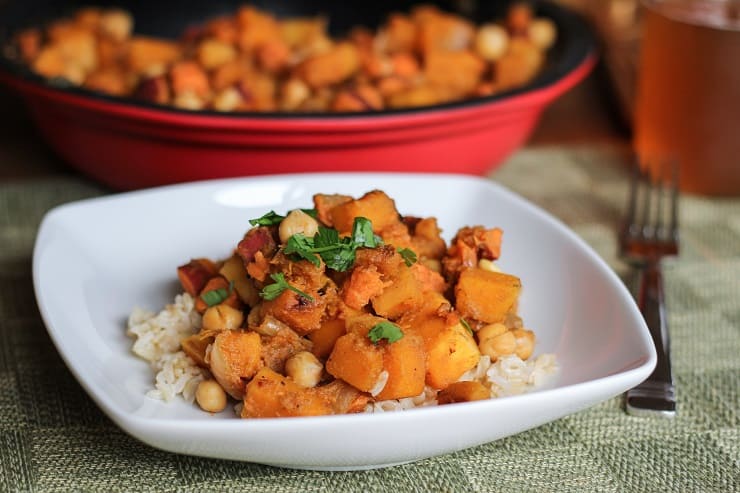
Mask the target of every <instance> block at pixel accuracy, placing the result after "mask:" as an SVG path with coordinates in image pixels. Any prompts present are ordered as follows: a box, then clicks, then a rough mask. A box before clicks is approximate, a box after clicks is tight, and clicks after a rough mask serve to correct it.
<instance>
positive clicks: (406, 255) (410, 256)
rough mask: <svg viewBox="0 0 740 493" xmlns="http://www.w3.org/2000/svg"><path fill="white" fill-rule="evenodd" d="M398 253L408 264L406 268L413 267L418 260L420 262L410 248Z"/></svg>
mask: <svg viewBox="0 0 740 493" xmlns="http://www.w3.org/2000/svg"><path fill="white" fill-rule="evenodd" d="M397 251H398V253H400V254H401V258H403V261H404V262H405V263H406V267H411V266H412V265H414V264H415V263H416V261H417V260H419V259H418V257H417V256H416V253H414V251H413V250H411V249H410V248H399V249H398V250H397Z"/></svg>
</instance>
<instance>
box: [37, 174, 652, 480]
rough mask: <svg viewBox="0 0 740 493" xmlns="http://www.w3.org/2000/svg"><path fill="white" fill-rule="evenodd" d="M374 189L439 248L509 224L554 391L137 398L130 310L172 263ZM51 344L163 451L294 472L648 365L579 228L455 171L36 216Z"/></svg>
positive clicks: (526, 306)
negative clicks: (382, 403) (337, 402)
mask: <svg viewBox="0 0 740 493" xmlns="http://www.w3.org/2000/svg"><path fill="white" fill-rule="evenodd" d="M376 188H377V189H381V190H384V191H386V192H387V193H388V194H389V195H390V196H391V197H393V198H395V200H396V204H397V206H398V209H399V211H401V213H403V214H408V215H416V216H436V217H437V218H438V219H439V224H440V226H441V227H442V228H443V230H444V236H445V239H447V240H449V239H450V237H451V236H452V235H454V233H455V232H456V231H457V229H458V228H459V227H461V226H464V225H475V224H481V225H485V226H488V227H493V226H499V227H501V228H502V229H503V230H504V241H503V247H502V257H501V259H500V261H499V264H500V265H501V267H502V268H503V269H504V270H505V271H507V272H510V273H512V274H515V275H517V276H519V277H521V279H522V284H523V286H524V290H523V295H522V298H521V302H520V314H521V315H522V317H523V318H524V322H525V325H526V326H527V327H528V328H531V329H533V330H534V331H535V333H536V335H537V346H536V348H535V354H542V353H546V352H553V353H556V355H557V359H558V364H559V366H560V368H561V369H560V372H559V374H558V375H557V377H556V378H555V380H554V382H553V383H552V384H550V385H549V387H548V388H546V389H543V390H538V391H535V392H532V393H529V394H526V395H521V396H515V397H505V398H500V399H495V400H489V401H478V402H471V403H463V404H455V405H448V406H439V407H429V408H421V409H415V410H411V411H405V412H395V413H382V414H355V415H342V416H325V417H310V418H277V419H261V420H241V419H236V417H235V416H234V414H233V412H231V408H230V407H229V408H227V410H226V411H224V412H223V413H220V414H217V415H210V414H208V413H204V412H202V411H200V410H199V409H198V408H197V406H195V405H190V404H187V403H185V402H184V401H182V400H181V399H177V400H176V401H175V402H172V403H164V402H161V401H158V400H154V399H151V398H148V397H146V396H145V393H146V391H147V390H149V389H150V388H151V387H152V382H153V373H152V371H151V370H150V368H149V367H148V365H147V363H145V362H144V361H142V360H140V359H138V358H136V357H135V356H134V355H133V354H132V353H131V349H130V348H131V344H132V341H131V340H130V339H129V338H128V337H126V335H125V325H126V320H127V317H128V314H129V313H130V312H131V310H132V308H133V307H135V306H142V307H145V308H148V309H151V310H154V311H158V310H159V309H160V308H161V307H163V306H164V305H165V304H166V303H168V302H171V300H172V299H173V297H174V295H175V294H176V293H177V291H178V287H179V286H178V283H177V276H176V268H177V266H178V265H181V264H183V263H186V262H187V261H188V260H189V259H190V258H193V257H203V256H207V257H211V258H223V257H226V256H227V255H229V254H230V253H231V251H232V249H233V247H234V246H235V245H236V243H237V242H238V240H239V239H240V238H241V237H242V235H243V234H244V232H245V231H246V230H247V229H248V228H249V224H248V219H250V218H254V217H258V216H261V215H262V214H263V213H265V212H266V211H268V210H270V209H274V210H276V211H277V212H285V211H287V210H289V209H293V208H297V207H310V206H311V204H312V200H311V198H312V196H313V194H315V193H319V192H323V193H344V194H350V195H354V196H359V195H362V194H363V193H365V192H367V191H369V190H371V189H376ZM33 280H34V285H35V290H36V297H37V299H38V304H39V307H40V310H41V314H42V316H43V318H44V321H45V323H46V326H47V328H48V330H49V334H50V335H51V338H52V340H53V341H54V343H55V344H56V347H57V349H58V350H59V352H60V353H61V355H62V357H63V358H64V360H65V362H66V363H67V366H69V368H70V370H71V371H72V373H74V375H75V376H76V378H77V380H79V382H80V384H81V385H82V386H83V387H84V388H85V390H86V391H87V392H88V393H89V394H90V396H91V397H92V398H93V399H94V400H95V402H96V403H97V404H98V405H99V406H100V408H101V409H102V410H103V411H104V412H105V413H106V414H107V415H108V416H110V418H111V419H112V420H113V421H115V422H116V424H118V426H120V427H121V428H122V429H124V430H125V431H126V432H128V433H130V434H131V435H133V436H134V437H136V438H138V439H139V440H141V441H143V442H145V443H148V444H150V445H152V446H154V447H158V448H161V449H164V450H169V451H173V452H179V453H184V454H191V455H200V456H207V457H219V458H225V459H237V460H244V461H252V462H259V463H264V464H271V465H279V466H285V467H295V468H313V469H363V468H370V467H381V466H386V465H391V464H396V463H401V462H407V461H414V460H418V459H423V458H426V457H431V456H435V455H439V454H444V453H448V452H453V451H456V450H460V449H464V448H467V447H472V446H475V445H478V444H482V443H486V442H490V441H492V440H496V439H498V438H502V437H505V436H508V435H512V434H514V433H519V432H521V431H524V430H527V429H529V428H533V427H535V426H538V425H541V424H543V423H547V422H549V421H552V420H555V419H557V418H560V417H562V416H565V415H567V414H569V413H573V412H575V411H578V410H580V409H584V408H586V407H588V406H591V405H593V404H595V403H597V402H600V401H603V400H605V399H608V398H611V397H613V396H615V395H618V394H619V393H621V392H624V391H625V390H627V389H628V388H630V387H632V386H634V385H636V384H638V383H639V382H641V381H642V380H644V379H645V378H647V376H648V375H649V374H650V372H651V371H652V369H653V367H654V365H655V358H656V357H655V349H654V347H653V345H652V342H651V340H650V336H649V334H648V331H647V327H646V326H645V324H644V322H643V319H642V317H641V316H640V313H639V312H638V311H637V308H636V306H635V304H634V302H633V300H632V298H631V297H630V294H629V292H628V291H627V290H626V289H625V287H624V286H623V285H622V283H621V281H620V280H619V278H618V277H617V276H616V275H615V274H614V273H613V272H612V271H611V270H610V268H609V267H608V266H607V265H606V264H605V263H604V262H603V261H602V260H601V259H600V258H599V257H598V256H597V255H596V253H594V251H593V250H591V249H590V248H589V247H588V246H587V245H586V244H585V243H584V242H583V241H582V240H580V239H579V238H578V237H577V236H576V235H575V234H574V233H573V232H571V231H570V230H568V229H567V228H566V227H565V226H564V225H563V224H562V223H560V222H558V221H557V220H555V219H553V218H552V217H551V216H550V215H548V214H547V213H545V212H543V211H542V210H541V209H538V208H537V207H535V206H533V205H532V204H530V203H528V202H527V201H525V200H524V199H522V198H521V197H519V196H517V195H515V194H513V193H511V192H509V191H507V190H505V189H503V188H502V187H500V186H498V185H496V184H494V183H492V182H491V181H489V180H485V179H482V178H474V177H469V176H458V175H411V174H405V175H404V174H312V175H282V176H272V177H259V178H245V179H233V180H220V181H211V182H203V183H194V184H184V185H176V186H171V187H165V188H159V189H152V190H145V191H140V192H133V193H126V194H121V195H115V196H111V197H104V198H98V199H92V200H85V201H81V202H77V203H72V204H67V205H64V206H61V207H58V208H56V209H54V210H53V211H51V212H49V213H48V214H47V216H46V217H45V219H44V221H43V223H42V225H41V229H40V231H39V234H38V238H37V240H36V247H35V251H34V258H33Z"/></svg>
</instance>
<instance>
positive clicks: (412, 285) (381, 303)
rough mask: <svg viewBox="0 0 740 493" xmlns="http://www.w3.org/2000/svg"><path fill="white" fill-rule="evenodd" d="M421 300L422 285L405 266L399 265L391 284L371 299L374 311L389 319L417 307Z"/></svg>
mask: <svg viewBox="0 0 740 493" xmlns="http://www.w3.org/2000/svg"><path fill="white" fill-rule="evenodd" d="M423 302H424V297H423V295H422V285H421V283H420V282H419V281H418V280H417V278H416V276H414V273H413V272H412V271H411V270H410V269H409V268H407V267H406V266H401V267H400V268H399V270H398V273H397V274H396V276H395V277H394V278H393V279H392V282H391V284H390V285H389V286H387V287H386V288H385V289H383V291H382V292H381V293H380V294H379V295H377V296H375V297H373V299H372V305H373V309H374V310H375V313H377V314H378V315H380V316H382V317H386V318H388V319H389V320H395V319H397V318H398V317H400V316H401V315H403V314H404V313H406V312H410V311H414V310H416V309H418V308H419V307H420V306H421V304H422V303H423Z"/></svg>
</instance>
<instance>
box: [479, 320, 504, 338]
mask: <svg viewBox="0 0 740 493" xmlns="http://www.w3.org/2000/svg"><path fill="white" fill-rule="evenodd" d="M504 332H506V326H505V325H504V324H499V323H496V324H488V325H486V326H485V327H483V328H481V329H480V330H479V331H478V332H477V335H478V341H480V342H483V341H485V340H486V339H492V338H494V337H497V336H500V335H501V334H503V333H504Z"/></svg>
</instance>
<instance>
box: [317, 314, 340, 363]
mask: <svg viewBox="0 0 740 493" xmlns="http://www.w3.org/2000/svg"><path fill="white" fill-rule="evenodd" d="M345 332H346V330H345V328H344V320H342V319H340V318H335V319H332V320H326V321H325V322H323V323H322V324H321V327H319V329H318V330H315V331H313V332H311V333H310V334H308V338H309V339H310V340H311V342H312V343H313V348H312V349H311V352H312V353H313V354H314V356H316V357H317V358H320V359H324V358H326V357H328V356H329V355H330V354H331V351H332V349H334V344H335V343H336V342H337V339H339V337H341V336H342V335H344V333H345Z"/></svg>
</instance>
